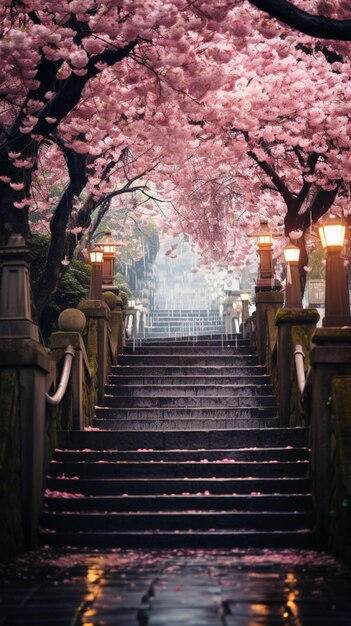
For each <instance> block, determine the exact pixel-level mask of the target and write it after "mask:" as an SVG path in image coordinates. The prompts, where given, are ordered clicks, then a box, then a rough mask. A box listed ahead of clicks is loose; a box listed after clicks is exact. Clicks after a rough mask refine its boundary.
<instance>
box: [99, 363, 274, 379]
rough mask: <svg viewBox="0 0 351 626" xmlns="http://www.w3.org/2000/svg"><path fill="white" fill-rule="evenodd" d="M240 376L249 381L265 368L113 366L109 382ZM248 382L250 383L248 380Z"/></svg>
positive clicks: (261, 374) (263, 373) (259, 366)
mask: <svg viewBox="0 0 351 626" xmlns="http://www.w3.org/2000/svg"><path fill="white" fill-rule="evenodd" d="M128 375H130V376H145V375H152V376H158V377H159V376H206V378H207V380H209V377H210V376H226V377H228V376H231V377H233V376H240V377H241V378H246V379H249V377H250V376H263V375H266V368H265V367H264V366H263V365H248V366H245V365H243V366H239V365H238V366H232V365H225V366H222V365H213V366H209V365H208V366H205V365H154V364H153V365H152V368H150V365H146V364H145V365H141V364H138V365H133V364H130V365H127V364H120V365H113V367H112V368H111V374H110V381H111V382H112V381H113V378H112V377H113V376H128ZM248 382H250V381H249V380H248Z"/></svg>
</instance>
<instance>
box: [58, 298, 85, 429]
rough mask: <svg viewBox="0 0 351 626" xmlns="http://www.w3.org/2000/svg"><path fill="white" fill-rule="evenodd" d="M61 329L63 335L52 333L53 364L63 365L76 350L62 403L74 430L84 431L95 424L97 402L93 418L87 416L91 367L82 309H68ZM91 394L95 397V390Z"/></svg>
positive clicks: (67, 419) (70, 426)
mask: <svg viewBox="0 0 351 626" xmlns="http://www.w3.org/2000/svg"><path fill="white" fill-rule="evenodd" d="M58 326H59V329H60V330H59V332H56V333H52V335H51V337H50V348H51V355H52V357H53V360H54V361H55V362H56V363H58V362H59V361H61V359H63V357H64V351H65V349H66V348H67V347H68V346H71V347H72V348H73V350H74V359H73V362H72V370H71V375H70V383H69V385H68V393H67V392H66V394H67V397H66V394H65V396H64V399H63V401H62V406H63V411H64V412H65V420H66V423H67V426H68V427H69V428H71V429H72V430H83V429H84V426H86V425H88V424H89V423H91V420H92V418H93V415H94V411H93V409H94V402H93V401H92V402H91V403H89V404H90V405H91V407H92V411H91V415H86V406H85V403H84V392H85V390H84V380H85V376H86V374H87V375H88V376H89V363H88V359H87V355H86V350H85V345H84V342H83V339H82V336H81V333H82V332H83V331H84V329H85V326H86V318H85V315H84V313H83V312H82V311H79V310H78V309H65V310H64V311H62V313H61V314H60V316H59V319H58ZM90 393H91V394H93V390H92V389H91V390H90ZM68 396H69V397H68Z"/></svg>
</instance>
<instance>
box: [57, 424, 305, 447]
mask: <svg viewBox="0 0 351 626" xmlns="http://www.w3.org/2000/svg"><path fill="white" fill-rule="evenodd" d="M307 443H308V429H307V428H301V427H297V428H279V427H276V428H266V429H257V428H237V429H235V430H230V431H228V430H220V429H217V430H211V429H207V430H206V429H204V428H201V429H199V428H197V429H195V430H183V431H182V430H177V431H162V430H161V431H158V432H156V431H143V432H134V431H131V430H128V429H127V430H125V431H118V432H116V431H110V430H94V429H93V428H90V429H87V430H85V431H60V432H59V433H58V446H59V448H66V449H68V448H70V449H72V450H84V449H90V450H91V449H95V450H111V449H113V450H128V451H132V450H139V449H145V448H147V449H148V450H152V451H157V450H158V451H162V450H164V451H166V450H183V449H185V450H194V451H198V450H217V449H221V450H228V451H229V450H231V449H233V448H236V449H238V448H246V449H247V448H251V449H254V450H256V449H261V448H264V449H267V448H277V447H281V448H287V447H288V448H290V447H291V448H293V447H297V448H300V447H303V448H305V447H306V446H307Z"/></svg>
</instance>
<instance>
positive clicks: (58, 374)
mask: <svg viewBox="0 0 351 626" xmlns="http://www.w3.org/2000/svg"><path fill="white" fill-rule="evenodd" d="M0 260H1V261H2V273H1V283H2V284H1V285H0V287H2V289H0V292H1V298H0V338H1V340H0V397H1V414H0V555H2V556H3V555H6V554H11V553H13V552H16V551H17V550H20V549H23V548H30V547H33V546H35V545H36V542H37V535H38V528H39V515H40V512H41V508H42V497H43V485H44V474H45V468H46V464H47V462H48V460H49V459H50V458H51V455H52V452H53V450H54V448H55V447H56V445H57V434H58V432H59V431H60V430H75V429H84V428H85V427H87V426H89V425H90V424H91V422H92V418H93V416H94V409H95V405H102V404H103V402H104V387H105V383H106V382H107V377H108V373H109V370H110V368H111V366H112V365H113V364H114V363H117V359H118V355H119V354H120V353H121V352H122V351H123V338H124V323H123V316H122V301H121V298H120V297H118V296H116V295H114V294H113V293H111V292H107V293H104V294H103V295H102V299H101V300H86V301H83V302H81V303H80V305H79V307H78V309H67V310H66V311H64V312H63V313H62V314H61V316H60V319H59V331H58V332H56V333H53V334H52V336H51V338H50V346H49V348H44V347H43V346H42V345H41V344H40V342H39V334H38V329H37V327H36V326H35V324H34V323H33V320H32V318H31V306H30V284H29V271H28V270H29V260H30V254H29V251H28V249H27V248H26V246H25V243H24V240H23V238H22V237H20V236H15V237H13V238H10V242H9V246H5V247H3V248H0ZM9 281H13V282H14V285H12V288H11V285H10V283H9ZM5 283H6V285H7V288H6V289H5V288H4V284H5ZM6 285H5V286H6Z"/></svg>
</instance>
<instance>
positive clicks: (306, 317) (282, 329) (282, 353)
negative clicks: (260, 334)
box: [275, 308, 319, 426]
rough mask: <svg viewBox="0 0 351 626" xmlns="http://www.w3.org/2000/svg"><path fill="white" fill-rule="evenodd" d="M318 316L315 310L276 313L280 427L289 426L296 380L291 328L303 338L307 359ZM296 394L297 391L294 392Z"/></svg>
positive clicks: (285, 310) (280, 311) (291, 310)
mask: <svg viewBox="0 0 351 626" xmlns="http://www.w3.org/2000/svg"><path fill="white" fill-rule="evenodd" d="M318 320H319V314H318V312H317V310H316V309H290V308H289V309H286V308H282V309H280V310H279V311H278V312H277V315H276V318H275V324H276V326H277V327H278V339H277V348H278V350H277V374H278V416H279V424H280V426H289V425H291V424H290V417H291V399H292V393H293V381H294V380H296V371H295V361H294V356H293V352H294V347H295V346H294V345H293V342H294V337H293V328H296V329H297V327H298V328H299V330H300V331H301V334H302V335H303V336H304V337H305V341H304V342H302V340H300V341H299V342H297V343H304V344H305V346H303V347H305V350H306V352H305V354H306V357H307V358H308V355H309V351H310V339H311V335H312V333H313V331H314V330H315V327H316V324H317V322H318ZM296 391H297V392H298V390H296Z"/></svg>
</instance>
